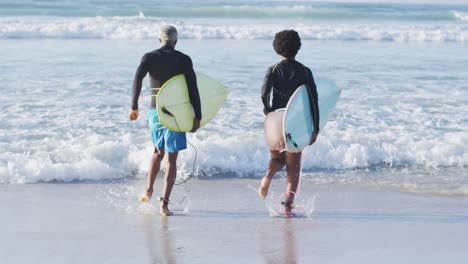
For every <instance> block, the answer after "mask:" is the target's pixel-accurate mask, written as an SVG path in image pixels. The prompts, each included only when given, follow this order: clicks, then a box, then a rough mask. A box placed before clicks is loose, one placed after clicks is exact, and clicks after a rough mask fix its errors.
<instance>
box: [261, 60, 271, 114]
mask: <svg viewBox="0 0 468 264" xmlns="http://www.w3.org/2000/svg"><path fill="white" fill-rule="evenodd" d="M272 73H273V67H269V68H268V70H267V72H266V74H265V78H264V79H263V86H262V102H263V113H265V115H266V114H268V112H269V111H270V93H271V89H272V88H273V74H272Z"/></svg>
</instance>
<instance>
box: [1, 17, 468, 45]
mask: <svg viewBox="0 0 468 264" xmlns="http://www.w3.org/2000/svg"><path fill="white" fill-rule="evenodd" d="M165 24H173V25H175V26H176V27H177V28H178V30H179V35H180V38H185V39H271V38H273V36H274V34H275V33H276V32H277V31H279V30H282V29H284V28H294V29H296V30H298V31H299V32H300V33H301V37H302V38H304V39H312V40H345V41H349V40H352V41H360V40H370V41H397V42H398V41H402V42H404V41H426V42H432V41H434V42H465V40H467V39H468V25H457V24H453V25H450V24H444V25H424V24H422V25H404V24H396V25H367V24H362V25H359V24H351V25H349V24H333V25H330V24H324V25H321V24H307V23H295V24H265V23H259V24H249V23H244V24H242V23H241V24H232V23H231V24H229V23H224V24H221V25H220V24H219V22H216V21H212V23H200V22H193V23H191V22H187V21H180V20H164V19H159V18H148V17H145V16H144V15H143V14H140V15H139V16H136V17H95V18H74V19H72V18H53V19H52V18H35V19H31V18H7V19H1V20H0V38H1V39H42V38H45V39H47V38H51V39H154V38H156V34H157V32H158V30H159V28H160V27H161V26H162V25H165Z"/></svg>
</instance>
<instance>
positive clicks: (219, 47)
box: [0, 0, 468, 195]
mask: <svg viewBox="0 0 468 264" xmlns="http://www.w3.org/2000/svg"><path fill="white" fill-rule="evenodd" d="M165 24H171V25H174V26H176V27H177V29H178V31H179V38H180V40H179V43H178V46H177V49H179V50H180V51H182V52H184V53H186V54H188V55H189V56H191V58H192V60H193V62H194V67H195V70H196V71H199V72H203V73H205V74H208V75H210V76H212V77H213V78H215V79H217V80H219V81H220V82H222V83H223V84H225V85H226V86H227V87H228V88H229V89H230V91H231V92H230V95H229V97H228V100H227V102H226V105H225V107H224V108H223V109H222V110H221V111H220V113H219V114H218V115H217V116H216V118H215V119H214V120H213V121H212V122H211V123H210V124H209V125H207V126H206V127H205V128H203V129H201V130H200V131H199V132H197V133H195V134H190V135H189V136H188V139H189V141H190V142H191V143H192V144H193V145H194V147H195V148H188V149H187V150H186V151H183V152H181V153H180V156H179V157H180V158H179V168H180V173H182V174H183V173H189V172H191V171H192V167H193V165H194V162H195V171H196V175H197V176H198V177H200V178H210V177H213V178H220V177H221V178H226V177H230V178H232V177H238V178H243V177H248V178H260V177H262V176H263V174H264V172H265V169H266V167H267V162H268V159H269V152H268V147H267V144H266V141H265V138H264V135H263V120H264V116H263V112H262V104H261V99H260V89H261V85H262V81H263V77H264V74H265V72H266V69H267V68H268V66H270V65H272V64H274V63H276V62H277V61H279V60H280V58H279V57H278V56H277V55H276V54H275V52H274V51H273V48H272V40H273V37H274V34H275V33H276V32H278V31H280V30H283V29H295V30H297V31H298V32H299V34H300V36H301V37H302V40H303V41H302V48H301V50H300V51H299V54H298V56H297V60H299V61H300V62H302V63H304V64H305V65H307V66H308V67H310V68H311V69H312V71H313V73H314V77H315V78H316V79H325V80H331V81H333V82H335V83H336V85H337V86H339V87H340V88H341V89H342V90H343V92H342V95H341V98H340V101H339V102H338V105H337V108H336V110H335V111H334V113H333V115H332V117H331V119H330V121H329V122H328V124H327V126H326V127H325V129H324V130H323V131H322V133H321V134H320V136H319V138H318V141H317V142H316V144H314V145H313V146H312V147H309V148H308V149H306V151H305V152H304V165H303V177H304V179H305V180H307V181H312V182H314V183H316V184H324V185H355V186H361V187H377V188H396V189H400V190H403V191H408V192H415V193H435V194H443V195H468V107H467V106H468V70H467V69H468V46H467V43H468V5H466V4H465V5H463V4H462V3H461V2H460V4H450V5H448V4H422V3H407V4H395V3H388V4H386V3H380V2H379V3H344V2H341V3H333V2H309V1H243V0H233V1H227V0H224V1H219V0H202V1H157V2H156V1H143V0H138V1H130V0H118V1H93V0H79V1H68V0H54V1H52V0H51V1H46V0H16V1H13V0H2V1H0V47H1V48H0V58H1V64H0V80H1V81H0V92H1V96H0V106H1V111H0V150H1V151H0V183H10V184H23V183H38V182H81V181H90V182H93V181H96V182H101V181H113V180H126V179H134V178H144V177H145V176H146V173H147V167H148V163H149V158H150V155H151V153H152V146H151V141H150V135H149V133H148V131H147V126H146V122H145V116H146V114H147V112H148V111H149V102H150V96H149V82H148V80H147V79H146V80H145V83H144V88H143V91H142V96H141V97H140V118H139V120H138V121H137V122H136V123H135V122H130V121H129V120H128V114H129V111H130V103H131V85H132V80H133V75H134V73H135V70H136V67H137V66H138V63H139V61H140V59H141V56H142V55H143V54H144V53H146V52H148V51H151V50H153V49H156V48H158V47H159V43H158V40H157V33H158V30H159V27H160V26H161V25H165ZM195 154H197V159H196V161H195V160H194V159H195Z"/></svg>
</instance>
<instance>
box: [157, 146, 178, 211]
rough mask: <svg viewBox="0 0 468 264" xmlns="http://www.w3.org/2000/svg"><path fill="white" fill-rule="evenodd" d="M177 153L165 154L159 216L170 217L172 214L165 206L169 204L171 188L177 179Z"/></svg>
mask: <svg viewBox="0 0 468 264" xmlns="http://www.w3.org/2000/svg"><path fill="white" fill-rule="evenodd" d="M178 154H179V152H174V153H168V154H167V168H166V175H165V178H164V188H163V195H162V198H163V199H162V201H161V207H160V209H159V213H160V214H161V215H171V214H172V212H171V211H169V208H167V205H168V203H169V197H170V196H171V191H172V187H173V186H174V182H175V179H176V177H177V155H178Z"/></svg>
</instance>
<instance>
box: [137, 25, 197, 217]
mask: <svg viewBox="0 0 468 264" xmlns="http://www.w3.org/2000/svg"><path fill="white" fill-rule="evenodd" d="M159 42H160V46H161V47H160V48H159V49H157V50H154V51H152V52H149V53H146V54H145V55H144V56H143V58H142V59H141V63H140V65H139V66H138V69H137V71H136V74H135V78H134V80H133V95H132V111H131V113H130V120H132V121H134V120H137V118H138V98H139V97H140V92H141V86H142V81H143V79H144V78H145V76H146V74H147V73H149V75H150V85H151V87H152V88H160V87H161V86H162V85H163V84H164V83H165V82H166V81H167V80H169V79H171V78H172V77H174V76H176V75H179V74H184V75H185V79H186V81H187V86H188V92H189V97H190V103H191V104H192V107H193V111H194V113H195V117H194V119H193V127H192V130H191V131H190V132H195V131H197V129H198V128H199V127H200V120H201V118H202V115H201V105H200V95H199V93H198V87H197V79H196V75H195V72H194V70H193V65H192V60H191V59H190V57H189V56H187V55H185V54H183V53H182V52H180V51H177V50H175V46H176V44H177V30H176V28H175V27H173V26H163V27H161V29H160V31H159ZM158 91H159V90H157V89H151V110H150V111H149V113H148V120H147V122H148V125H149V129H150V132H151V139H152V141H153V145H154V153H153V155H152V157H151V162H150V166H149V171H148V182H147V186H146V192H145V193H144V194H143V196H142V197H141V198H140V201H142V202H148V201H149V200H150V199H151V196H152V195H153V185H154V181H155V180H156V176H157V174H158V172H159V169H160V165H161V161H162V159H163V158H164V153H165V152H167V153H168V157H167V167H166V175H165V178H164V187H163V195H162V196H161V205H160V214H161V215H171V214H172V212H171V211H169V209H168V204H169V197H170V195H171V191H172V187H173V186H174V182H175V179H176V177H177V167H176V166H177V165H176V162H177V155H178V153H179V151H180V150H183V149H186V148H187V139H186V136H185V133H183V132H175V131H171V130H169V129H167V128H165V127H163V126H162V125H161V123H160V122H159V118H158V113H157V111H156V94H157V92H158Z"/></svg>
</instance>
